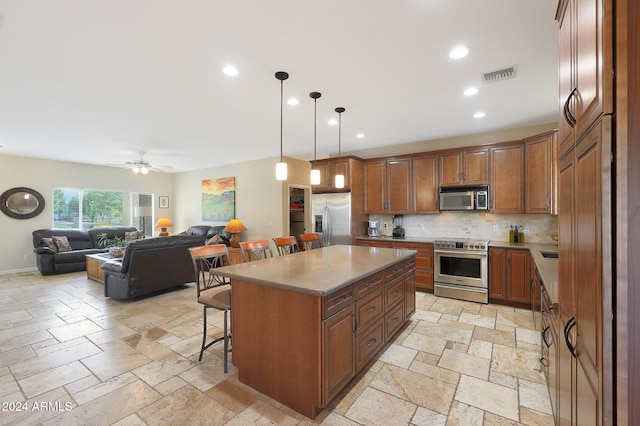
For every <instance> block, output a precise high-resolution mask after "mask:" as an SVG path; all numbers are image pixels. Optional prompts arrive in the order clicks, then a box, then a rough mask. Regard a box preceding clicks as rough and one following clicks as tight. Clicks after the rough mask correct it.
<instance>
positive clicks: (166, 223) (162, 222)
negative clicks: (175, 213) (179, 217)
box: [156, 217, 173, 228]
mask: <svg viewBox="0 0 640 426" xmlns="http://www.w3.org/2000/svg"><path fill="white" fill-rule="evenodd" d="M171 226H173V223H171V221H170V220H169V219H168V218H166V217H161V218H160V219H158V221H157V222H156V228H169V227H171Z"/></svg>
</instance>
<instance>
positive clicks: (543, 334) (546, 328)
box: [540, 326, 551, 347]
mask: <svg viewBox="0 0 640 426" xmlns="http://www.w3.org/2000/svg"><path fill="white" fill-rule="evenodd" d="M547 331H549V326H546V327H545V328H544V330H542V332H541V333H540V334H542V341H543V342H544V344H545V345H547V347H550V346H551V343H549V342H547Z"/></svg>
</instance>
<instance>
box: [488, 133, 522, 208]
mask: <svg viewBox="0 0 640 426" xmlns="http://www.w3.org/2000/svg"><path fill="white" fill-rule="evenodd" d="M490 155H491V194H490V200H491V212H492V213H524V146H523V145H522V143H520V142H518V143H516V144H513V145H504V146H498V147H494V148H491V150H490Z"/></svg>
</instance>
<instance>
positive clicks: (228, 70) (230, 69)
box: [222, 65, 238, 77]
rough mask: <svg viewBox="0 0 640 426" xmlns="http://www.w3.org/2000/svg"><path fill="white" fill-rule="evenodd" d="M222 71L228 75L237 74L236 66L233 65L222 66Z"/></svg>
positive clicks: (233, 75)
mask: <svg viewBox="0 0 640 426" xmlns="http://www.w3.org/2000/svg"><path fill="white" fill-rule="evenodd" d="M222 72H223V73H225V74H226V75H228V76H231V77H235V76H236V75H238V68H236V67H234V66H233V65H227V66H226V67H224V68H222Z"/></svg>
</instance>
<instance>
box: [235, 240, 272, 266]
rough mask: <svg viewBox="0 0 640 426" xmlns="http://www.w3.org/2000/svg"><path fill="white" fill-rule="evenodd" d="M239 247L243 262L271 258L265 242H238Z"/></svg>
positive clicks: (267, 242)
mask: <svg viewBox="0 0 640 426" xmlns="http://www.w3.org/2000/svg"><path fill="white" fill-rule="evenodd" d="M239 245H240V252H241V253H242V258H243V259H244V261H245V262H251V261H253V260H261V259H267V258H269V257H273V252H272V251H271V248H270V247H269V241H267V240H254V241H240V243H239Z"/></svg>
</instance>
